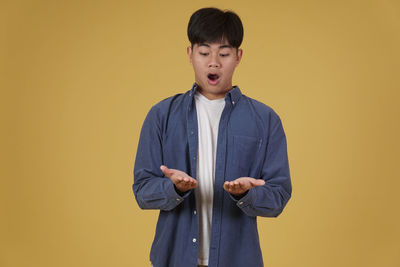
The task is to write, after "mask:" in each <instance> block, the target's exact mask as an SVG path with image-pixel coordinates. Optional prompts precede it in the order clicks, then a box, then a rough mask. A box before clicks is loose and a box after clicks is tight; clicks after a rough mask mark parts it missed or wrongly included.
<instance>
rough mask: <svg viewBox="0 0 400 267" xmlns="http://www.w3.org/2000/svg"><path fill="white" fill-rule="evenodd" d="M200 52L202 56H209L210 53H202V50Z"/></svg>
mask: <svg viewBox="0 0 400 267" xmlns="http://www.w3.org/2000/svg"><path fill="white" fill-rule="evenodd" d="M199 53H200V55H202V56H208V53H202V52H199Z"/></svg>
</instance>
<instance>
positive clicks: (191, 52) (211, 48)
mask: <svg viewBox="0 0 400 267" xmlns="http://www.w3.org/2000/svg"><path fill="white" fill-rule="evenodd" d="M187 53H188V56H189V59H190V63H191V64H192V65H193V69H194V74H195V80H196V83H197V84H198V85H199V87H200V88H199V91H200V92H201V93H202V94H203V95H204V96H206V97H207V98H208V99H217V98H222V97H224V96H225V93H226V92H228V91H229V90H231V89H232V76H233V72H234V71H235V68H236V66H237V65H238V64H239V62H240V59H241V58H242V53H243V51H242V49H238V50H236V48H233V47H232V46H230V45H229V43H228V41H227V40H224V41H223V42H222V43H207V42H206V43H201V44H195V45H194V46H193V49H192V48H191V47H188V48H187Z"/></svg>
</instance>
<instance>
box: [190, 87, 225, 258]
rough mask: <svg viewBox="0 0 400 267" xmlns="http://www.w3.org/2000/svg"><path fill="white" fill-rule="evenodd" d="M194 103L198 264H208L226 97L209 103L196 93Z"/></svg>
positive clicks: (205, 98)
mask: <svg viewBox="0 0 400 267" xmlns="http://www.w3.org/2000/svg"><path fill="white" fill-rule="evenodd" d="M195 102H196V110H197V123H198V137H199V139H198V140H199V146H198V157H197V181H198V187H197V188H196V189H195V195H196V205H197V214H198V216H199V259H198V264H200V265H208V256H209V249H210V235H211V221H212V207H213V196H214V178H215V177H214V176H215V155H216V151H217V139H218V127H219V120H220V118H221V114H222V111H223V109H224V107H225V98H219V99H215V100H210V99H208V98H207V97H205V96H204V95H202V94H201V93H199V92H198V91H196V94H195Z"/></svg>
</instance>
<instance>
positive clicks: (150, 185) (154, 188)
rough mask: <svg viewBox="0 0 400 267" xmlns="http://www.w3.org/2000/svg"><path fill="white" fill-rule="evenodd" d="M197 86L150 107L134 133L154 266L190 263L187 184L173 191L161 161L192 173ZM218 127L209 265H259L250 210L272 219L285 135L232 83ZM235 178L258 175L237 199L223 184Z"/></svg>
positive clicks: (194, 219) (284, 167) (193, 238)
mask: <svg viewBox="0 0 400 267" xmlns="http://www.w3.org/2000/svg"><path fill="white" fill-rule="evenodd" d="M196 90H197V84H194V85H193V87H192V89H191V90H189V91H187V92H186V93H184V94H177V95H174V96H172V97H169V98H167V99H165V100H163V101H161V102H159V103H158V104H156V105H154V106H153V107H152V108H151V110H150V111H149V113H148V115H147V117H146V119H145V121H144V123H143V126H142V130H141V134H140V140H139V145H138V150H137V154H136V161H135V167H134V184H133V192H134V194H135V197H136V201H137V203H138V204H139V206H140V208H142V209H157V210H160V213H159V217H158V222H157V227H156V232H155V237H154V241H153V244H152V248H151V252H150V260H151V262H152V264H153V265H154V267H190V266H197V256H198V215H197V212H196V203H195V194H194V190H195V189H193V190H190V191H187V192H186V193H185V194H184V195H180V194H178V193H177V192H176V191H175V188H174V185H173V183H172V182H171V180H170V179H169V178H167V177H165V176H164V175H163V173H162V172H161V170H160V166H161V165H166V166H168V167H169V168H173V169H179V170H181V171H184V172H186V173H187V174H188V175H190V176H191V177H193V178H196V157H197V155H198V153H197V150H198V128H197V114H196V106H195V101H194V94H195V91H196ZM225 102H226V104H225V108H224V110H223V112H222V115H221V119H220V124H219V130H218V143H217V154H216V167H215V184H214V203H213V212H212V226H211V240H210V254H209V266H210V267H216V266H219V267H243V266H249V267H258V266H263V259H262V255H261V249H260V243H259V237H258V231H257V216H263V217H276V216H278V215H279V214H280V213H281V212H282V210H283V208H284V207H285V205H286V203H287V202H288V200H289V198H290V196H291V192H292V186H291V180H290V174H289V165H288V157H287V149H286V137H285V133H284V130H283V127H282V123H281V120H280V118H279V117H278V115H277V114H276V113H275V112H274V111H273V110H272V109H271V108H270V107H268V106H266V105H265V104H263V103H261V102H258V101H256V100H254V99H251V98H249V97H247V96H245V95H243V94H242V93H241V91H240V89H239V87H237V86H235V87H233V88H232V89H231V90H230V91H229V92H228V93H226V95H225ZM239 177H253V178H258V179H264V180H265V182H266V183H265V185H263V186H260V187H255V188H252V189H250V190H249V191H248V192H247V194H246V195H245V196H243V197H242V198H240V199H237V198H235V197H234V196H233V195H231V194H229V193H228V192H226V191H225V190H224V189H223V184H224V182H225V181H231V180H235V179H236V178H239Z"/></svg>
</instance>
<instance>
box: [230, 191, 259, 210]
mask: <svg viewBox="0 0 400 267" xmlns="http://www.w3.org/2000/svg"><path fill="white" fill-rule="evenodd" d="M229 196H230V197H231V199H232V200H233V201H235V202H236V206H238V207H239V208H245V207H247V206H249V205H251V204H252V203H254V200H255V198H256V190H255V187H253V188H251V189H249V190H248V191H247V193H246V194H245V195H244V196H243V197H241V198H240V199H238V198H237V197H235V196H234V195H232V194H230V193H229Z"/></svg>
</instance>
